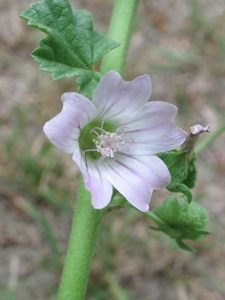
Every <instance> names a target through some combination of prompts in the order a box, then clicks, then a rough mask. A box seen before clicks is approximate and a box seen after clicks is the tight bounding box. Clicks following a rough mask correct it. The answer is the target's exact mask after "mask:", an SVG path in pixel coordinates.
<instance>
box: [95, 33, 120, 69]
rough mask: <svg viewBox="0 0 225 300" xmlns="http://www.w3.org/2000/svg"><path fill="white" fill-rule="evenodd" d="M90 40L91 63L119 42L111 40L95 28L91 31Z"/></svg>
mask: <svg viewBox="0 0 225 300" xmlns="http://www.w3.org/2000/svg"><path fill="white" fill-rule="evenodd" d="M92 42H93V64H95V63H96V62H97V61H98V60H99V59H100V58H101V57H102V56H103V55H104V54H106V53H107V52H109V51H110V50H112V49H113V48H115V47H118V46H119V43H117V42H115V41H113V40H111V39H110V38H108V37H107V36H106V35H103V34H101V33H100V32H98V31H96V30H94V31H93V36H92Z"/></svg>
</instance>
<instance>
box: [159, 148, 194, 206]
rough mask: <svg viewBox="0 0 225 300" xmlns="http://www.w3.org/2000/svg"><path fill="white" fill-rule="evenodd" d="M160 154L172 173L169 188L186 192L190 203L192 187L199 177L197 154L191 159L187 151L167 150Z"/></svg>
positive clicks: (172, 190) (173, 190) (176, 191)
mask: <svg viewBox="0 0 225 300" xmlns="http://www.w3.org/2000/svg"><path fill="white" fill-rule="evenodd" d="M158 156H159V158H160V159H162V160H163V161H164V163H165V164H166V165H167V167H168V169H169V171H170V174H171V182H170V184H169V185H168V186H167V189H168V190H169V191H171V192H175V193H178V192H180V193H182V194H184V195H185V196H186V197H187V198H188V202H189V203H190V202H191V200H192V194H191V191H190V188H193V187H194V186H195V183H196V179H197V169H196V166H195V164H196V157H195V155H193V157H192V159H191V161H189V160H188V153H187V151H182V152H178V151H171V152H165V153H160V154H158Z"/></svg>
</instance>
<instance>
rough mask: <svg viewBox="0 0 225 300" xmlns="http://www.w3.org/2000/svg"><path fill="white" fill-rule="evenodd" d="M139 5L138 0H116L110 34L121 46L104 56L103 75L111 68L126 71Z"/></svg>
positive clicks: (120, 71) (121, 72) (121, 71)
mask: <svg viewBox="0 0 225 300" xmlns="http://www.w3.org/2000/svg"><path fill="white" fill-rule="evenodd" d="M137 5H138V0H115V1H114V8H113V14H112V18H111V23H110V27H109V33H108V36H109V37H110V38H111V39H113V40H114V41H116V42H118V43H120V46H119V47H117V48H115V49H113V50H111V51H110V52H109V53H107V54H106V55H105V56H104V58H103V60H102V65H101V73H102V74H103V75H104V74H105V73H107V72H109V71H110V70H115V71H117V72H119V73H120V74H121V75H123V73H124V67H125V63H126V58H127V52H128V48H129V43H130V37H131V31H132V27H133V23H134V17H135V14H136V11H137Z"/></svg>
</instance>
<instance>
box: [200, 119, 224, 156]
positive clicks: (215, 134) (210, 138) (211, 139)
mask: <svg viewBox="0 0 225 300" xmlns="http://www.w3.org/2000/svg"><path fill="white" fill-rule="evenodd" d="M224 131H225V123H224V124H222V125H221V126H220V127H219V128H218V129H217V130H216V131H214V132H212V133H210V134H209V136H208V138H205V139H204V140H203V141H202V142H201V143H199V145H198V146H196V148H195V154H196V155H199V154H201V153H202V151H203V150H204V149H205V148H207V147H208V146H209V145H210V144H212V143H213V142H214V141H215V140H216V139H217V138H218V137H219V136H220V135H221V134H223V133H224Z"/></svg>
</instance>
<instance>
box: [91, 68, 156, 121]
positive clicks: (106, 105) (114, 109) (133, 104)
mask: <svg viewBox="0 0 225 300" xmlns="http://www.w3.org/2000/svg"><path fill="white" fill-rule="evenodd" d="M150 95H151V80H150V77H149V76H148V75H143V76H139V77H137V78H135V79H134V80H132V81H129V82H126V81H124V80H123V79H122V78H121V76H120V75H119V73H117V72H115V71H110V72H109V73H107V74H106V75H105V76H104V77H102V79H101V81H100V82H99V84H98V86H97V89H96V91H95V93H94V97H93V103H94V104H95V106H96V109H97V111H98V117H99V118H100V119H103V120H104V121H106V120H107V121H110V119H112V120H113V122H117V121H121V120H124V119H126V120H128V121H129V120H132V119H133V118H134V117H135V116H136V115H137V114H138V113H139V112H140V111H141V110H142V109H143V107H144V105H145V104H146V102H147V101H148V99H149V97H150Z"/></svg>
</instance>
